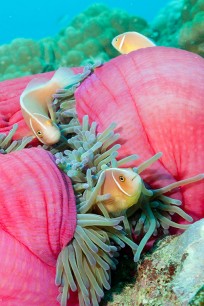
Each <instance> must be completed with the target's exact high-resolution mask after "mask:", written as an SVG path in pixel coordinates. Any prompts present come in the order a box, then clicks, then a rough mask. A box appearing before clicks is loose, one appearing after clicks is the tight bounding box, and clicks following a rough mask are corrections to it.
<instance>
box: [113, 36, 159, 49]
mask: <svg viewBox="0 0 204 306" xmlns="http://www.w3.org/2000/svg"><path fill="white" fill-rule="evenodd" d="M112 45H113V47H114V48H115V49H116V50H118V51H119V52H120V53H122V54H127V53H129V52H131V51H134V50H138V49H141V48H147V47H155V44H154V43H153V42H152V41H151V40H150V39H149V38H147V37H146V36H144V35H142V34H140V33H137V32H125V33H123V34H120V35H118V36H116V37H115V38H113V40H112Z"/></svg>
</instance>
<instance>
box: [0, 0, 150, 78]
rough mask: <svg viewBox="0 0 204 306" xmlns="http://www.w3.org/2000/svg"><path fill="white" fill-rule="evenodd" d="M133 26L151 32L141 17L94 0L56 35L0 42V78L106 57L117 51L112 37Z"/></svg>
mask: <svg viewBox="0 0 204 306" xmlns="http://www.w3.org/2000/svg"><path fill="white" fill-rule="evenodd" d="M132 29H134V30H135V31H138V32H141V33H144V34H147V33H148V25H147V23H146V21H145V20H143V19H142V18H140V17H136V16H130V15H129V14H127V13H126V12H123V11H121V10H110V9H109V8H107V7H106V6H104V5H102V4H94V5H92V6H91V7H90V8H88V9H87V10H86V11H84V12H82V13H81V14H79V15H78V16H76V17H75V18H74V20H73V21H72V22H71V23H70V25H69V26H68V27H67V28H66V29H64V30H62V31H61V32H60V33H59V34H58V35H57V36H56V37H53V38H51V37H47V38H44V39H41V40H39V41H33V40H31V39H23V38H22V39H21V38H17V39H15V40H13V41H12V42H11V44H8V45H3V46H0V73H1V76H0V80H6V79H10V78H15V77H19V76H23V75H29V74H36V73H41V72H46V71H52V70H55V69H57V68H58V67H60V66H69V67H73V66H79V65H85V64H86V63H87V61H89V59H90V58H92V59H94V58H95V59H97V58H98V59H100V60H103V61H107V60H109V59H110V58H112V57H114V56H116V55H117V52H116V51H115V50H114V48H113V47H112V45H111V41H112V39H113V38H114V37H115V36H116V35H118V34H120V33H121V32H125V31H129V30H132Z"/></svg>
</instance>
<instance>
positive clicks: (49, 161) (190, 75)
mask: <svg viewBox="0 0 204 306" xmlns="http://www.w3.org/2000/svg"><path fill="white" fill-rule="evenodd" d="M203 68H204V61H203V59H202V58H201V57H199V56H197V55H195V54H192V53H189V52H186V51H182V50H177V49H171V48H160V47H156V48H148V49H144V50H139V51H136V52H132V53H131V54H129V55H125V56H119V57H117V58H116V59H114V60H112V61H110V62H108V63H106V64H105V65H104V66H102V67H100V68H97V69H96V70H95V72H94V73H93V74H92V76H90V77H89V78H87V80H85V81H84V82H83V83H82V84H81V85H80V87H79V89H78V90H77V92H76V100H77V112H78V115H79V118H80V120H82V117H83V115H84V114H88V115H89V118H90V119H91V121H96V122H98V123H99V126H98V128H99V130H100V131H102V130H103V129H104V128H106V127H107V126H108V125H109V124H110V123H111V122H113V121H115V122H116V123H117V126H118V127H117V130H118V132H119V133H120V135H121V144H122V148H121V149H120V157H123V156H126V155H129V154H133V153H137V154H139V155H140V156H141V159H140V160H139V162H141V161H143V160H144V159H147V158H149V157H151V156H152V155H153V154H154V153H156V152H158V151H162V152H163V157H162V159H161V161H160V162H157V163H155V166H152V167H151V168H150V170H146V173H145V174H144V178H145V180H146V181H147V182H148V183H149V184H150V185H151V186H154V187H155V186H156V187H160V186H163V185H166V184H167V183H170V182H173V181H176V180H178V179H183V178H187V177H190V176H193V175H195V174H198V173H201V172H204V164H203V152H204V150H203V149H204V148H203V147H204V141H203V140H204V139H203V135H204V134H203V130H204V129H203V127H204V126H203V125H204V124H203V122H204V120H203V118H204V112H203V107H202V99H203V96H204V92H203V81H204V69H203ZM77 71H79V70H77ZM48 75H49V76H50V77H51V76H52V73H49V74H48ZM35 77H36V76H35ZM30 79H32V77H26V78H21V79H17V80H11V81H6V82H3V83H1V86H0V110H1V111H0V132H1V133H2V132H3V133H8V131H9V130H10V129H11V127H12V126H13V124H14V123H18V124H19V129H18V131H17V133H16V135H15V137H16V138H17V139H18V138H22V137H23V136H26V135H27V134H28V133H29V130H28V128H27V127H26V125H25V123H24V121H23V119H22V115H21V111H20V105H19V96H20V94H21V92H22V91H23V89H24V88H25V86H26V85H27V83H28V81H29V80H30ZM0 163H1V179H0V181H1V222H0V224H1V231H0V235H1V236H2V239H1V243H0V248H1V250H2V253H1V254H3V258H2V260H4V262H5V263H4V265H2V267H1V275H2V276H3V277H2V279H4V281H3V282H2V283H1V284H0V298H1V303H2V305H8V306H10V305H14V304H15V305H28V304H29V305H32V306H34V305H42V306H46V305H50V306H55V305H57V302H56V296H57V288H56V286H55V284H54V277H55V264H56V258H57V256H58V254H59V252H60V250H61V249H62V248H63V247H64V246H65V245H66V244H67V243H68V242H69V241H70V239H71V238H72V237H73V233H74V230H75V226H76V211H75V199H74V197H73V190H72V187H71V183H70V180H69V179H68V177H66V176H65V175H64V174H62V173H61V172H60V171H59V170H58V168H57V167H56V165H55V163H54V159H53V156H52V155H51V154H50V153H49V152H46V151H44V150H43V149H41V148H29V149H25V150H22V151H19V152H13V153H10V154H8V155H0ZM175 196H177V197H178V198H181V199H182V200H183V205H184V209H185V210H187V211H188V213H190V214H191V215H192V216H193V217H194V218H195V219H199V218H201V217H203V216H204V210H203V196H204V189H203V186H202V182H200V183H199V182H198V183H196V184H194V185H189V186H187V187H185V188H181V190H180V192H179V193H177V194H176V195H175ZM34 199H35V201H33V200H34ZM13 255H14V256H15V257H14V256H13ZM14 258H15V260H14ZM19 275H20V276H21V277H19ZM21 280H22V281H21ZM21 284H22V285H21ZM77 303H78V302H77V299H76V297H75V296H73V299H72V300H69V303H68V305H72V306H74V305H75V304H76V305H77Z"/></svg>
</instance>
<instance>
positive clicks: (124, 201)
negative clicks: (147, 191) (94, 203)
mask: <svg viewBox="0 0 204 306" xmlns="http://www.w3.org/2000/svg"><path fill="white" fill-rule="evenodd" d="M104 172H105V180H104V183H103V185H102V186H101V189H100V192H99V194H101V195H104V194H110V195H111V197H110V199H108V200H105V201H103V205H104V206H105V207H106V209H107V211H108V212H110V213H112V214H113V215H115V216H117V215H120V214H121V213H122V212H124V211H126V210H127V209H128V208H129V207H131V206H132V205H134V204H136V203H137V201H138V199H139V197H140V194H141V190H142V179H141V177H140V176H139V175H138V174H137V173H135V172H134V171H133V170H131V169H119V168H110V169H106V170H104Z"/></svg>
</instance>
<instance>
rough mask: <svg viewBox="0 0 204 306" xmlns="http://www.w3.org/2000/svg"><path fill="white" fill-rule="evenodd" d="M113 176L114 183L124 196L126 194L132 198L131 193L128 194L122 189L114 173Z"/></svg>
mask: <svg viewBox="0 0 204 306" xmlns="http://www.w3.org/2000/svg"><path fill="white" fill-rule="evenodd" d="M111 175H112V178H113V180H114V182H115V183H116V185H117V186H118V188H119V189H120V190H121V191H122V192H123V193H124V194H126V195H127V196H128V197H131V196H132V195H131V194H129V193H127V192H126V191H125V190H124V189H123V188H122V187H121V185H120V184H119V183H118V181H117V180H116V178H115V176H114V173H113V172H112V173H111Z"/></svg>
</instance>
